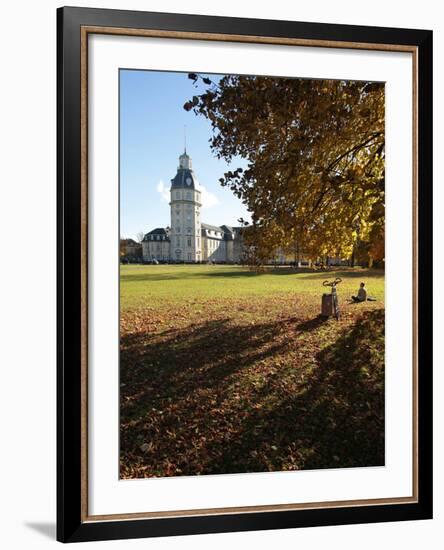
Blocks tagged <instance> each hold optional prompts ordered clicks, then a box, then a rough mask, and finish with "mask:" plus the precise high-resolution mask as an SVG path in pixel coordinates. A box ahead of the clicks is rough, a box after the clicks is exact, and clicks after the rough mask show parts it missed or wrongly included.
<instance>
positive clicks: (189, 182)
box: [171, 168, 199, 189]
mask: <svg viewBox="0 0 444 550" xmlns="http://www.w3.org/2000/svg"><path fill="white" fill-rule="evenodd" d="M198 186H199V184H198V181H197V178H196V176H195V175H194V172H193V171H192V170H189V169H187V168H178V169H177V174H176V175H175V177H174V178H173V179H172V180H171V189H197V188H198Z"/></svg>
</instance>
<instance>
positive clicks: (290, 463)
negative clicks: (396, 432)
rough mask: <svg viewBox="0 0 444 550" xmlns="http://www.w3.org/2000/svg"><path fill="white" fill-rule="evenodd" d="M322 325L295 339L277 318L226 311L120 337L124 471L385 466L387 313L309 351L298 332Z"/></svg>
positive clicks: (370, 315) (368, 316) (366, 317)
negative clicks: (249, 319)
mask: <svg viewBox="0 0 444 550" xmlns="http://www.w3.org/2000/svg"><path fill="white" fill-rule="evenodd" d="M321 324H322V323H321V320H320V319H318V318H317V319H314V320H312V321H308V322H302V323H300V324H299V325H297V326H296V327H295V328H296V333H295V338H294V339H293V340H292V339H291V338H287V330H288V329H287V327H286V326H285V325H283V324H282V323H281V322H269V323H262V324H254V325H251V326H250V325H248V326H234V325H232V324H231V323H230V320H229V319H222V320H217V321H209V322H205V323H202V324H199V325H194V326H192V327H187V328H185V329H183V330H169V331H166V332H164V333H162V334H161V335H160V336H159V337H157V338H155V337H152V336H150V335H147V334H145V333H136V334H132V335H127V336H124V337H123V338H122V341H121V409H120V412H121V474H122V476H123V477H126V478H129V477H150V476H172V475H196V474H218V473H241V472H259V471H273V470H275V471H276V470H291V469H318V468H333V467H357V466H381V465H383V464H384V355H383V354H384V311H383V310H376V311H371V312H366V313H364V314H363V316H362V318H361V319H359V320H358V321H357V322H356V323H355V324H354V325H353V326H352V327H351V328H349V329H347V330H345V332H343V333H342V334H341V335H340V336H339V337H338V338H337V340H336V341H335V342H334V343H333V344H331V345H329V346H327V347H325V348H324V349H323V350H322V351H320V352H317V353H315V354H314V355H313V351H312V348H311V343H310V339H309V338H306V340H307V341H304V338H303V337H304V335H308V334H310V335H313V334H314V333H315V331H316V330H317V329H318V328H319V327H320V326H321ZM295 346H297V347H298V351H299V352H300V356H301V357H302V358H301V360H300V361H299V360H298V362H297V363H296V362H294V361H293V362H292V361H287V362H285V359H283V358H285V357H286V352H287V351H289V350H294V348H295ZM141 447H143V449H142V450H141Z"/></svg>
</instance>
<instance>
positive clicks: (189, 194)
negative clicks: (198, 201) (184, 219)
mask: <svg viewBox="0 0 444 550" xmlns="http://www.w3.org/2000/svg"><path fill="white" fill-rule="evenodd" d="M187 199H188V200H189V201H190V200H191V193H190V192H188V193H187Z"/></svg>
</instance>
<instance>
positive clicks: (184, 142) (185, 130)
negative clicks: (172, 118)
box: [183, 124, 187, 154]
mask: <svg viewBox="0 0 444 550" xmlns="http://www.w3.org/2000/svg"><path fill="white" fill-rule="evenodd" d="M183 150H184V153H185V154H187V125H186V124H184V125H183Z"/></svg>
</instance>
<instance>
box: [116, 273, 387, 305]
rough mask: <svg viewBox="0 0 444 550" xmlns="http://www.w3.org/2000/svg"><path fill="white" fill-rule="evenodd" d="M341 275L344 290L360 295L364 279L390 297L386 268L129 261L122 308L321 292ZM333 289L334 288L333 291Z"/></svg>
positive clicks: (378, 294) (371, 291)
mask: <svg viewBox="0 0 444 550" xmlns="http://www.w3.org/2000/svg"><path fill="white" fill-rule="evenodd" d="M334 277H341V278H342V279H343V282H342V283H341V284H340V285H339V286H338V291H339V293H340V294H341V295H344V296H345V297H349V296H350V295H351V294H356V292H357V290H358V287H359V283H360V282H361V280H363V281H365V282H366V285H367V288H368V289H369V294H371V295H374V296H375V297H376V298H378V300H381V301H382V300H383V299H384V273H383V272H382V271H380V270H365V269H361V268H356V269H353V270H350V269H348V270H342V271H341V270H338V271H329V272H309V271H308V270H307V271H302V272H299V273H296V272H295V271H294V270H292V269H291V268H286V267H278V268H276V269H272V268H269V269H267V270H266V272H265V273H256V272H253V271H250V270H249V269H248V268H247V267H240V266H223V265H217V266H211V265H201V266H194V265H155V266H154V265H153V266H151V265H148V266H147V265H124V266H122V267H121V302H122V303H121V307H122V310H123V311H125V310H127V309H131V308H135V307H143V306H144V305H148V304H150V303H153V302H155V303H161V302H163V301H164V300H168V301H169V300H172V301H175V302H179V303H180V302H182V301H190V300H194V299H208V298H209V299H211V298H218V299H220V298H221V299H224V298H239V297H243V296H247V297H250V296H251V297H264V298H266V297H268V296H272V295H278V296H279V295H280V296H283V295H287V296H292V295H294V294H299V293H303V294H305V295H309V296H317V297H319V294H320V293H322V292H323V290H325V289H323V288H322V286H321V285H322V281H323V280H325V279H331V278H334ZM327 291H328V290H327Z"/></svg>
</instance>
